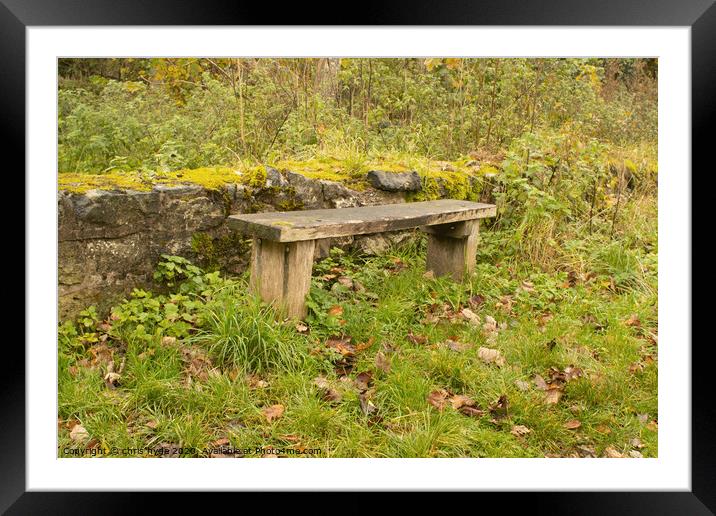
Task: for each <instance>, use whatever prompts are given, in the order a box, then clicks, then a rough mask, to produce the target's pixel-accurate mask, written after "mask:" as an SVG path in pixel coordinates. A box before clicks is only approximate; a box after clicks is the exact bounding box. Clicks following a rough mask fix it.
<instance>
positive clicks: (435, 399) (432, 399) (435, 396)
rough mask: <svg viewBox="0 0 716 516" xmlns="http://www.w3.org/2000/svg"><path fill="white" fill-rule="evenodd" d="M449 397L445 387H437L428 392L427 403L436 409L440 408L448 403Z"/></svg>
mask: <svg viewBox="0 0 716 516" xmlns="http://www.w3.org/2000/svg"><path fill="white" fill-rule="evenodd" d="M449 397H450V393H449V392H448V391H446V390H445V389H438V390H435V391H432V392H431V393H430V394H428V403H430V404H431V405H432V406H433V407H435V408H436V409H438V410H442V409H443V408H445V405H446V404H447V403H448V398H449Z"/></svg>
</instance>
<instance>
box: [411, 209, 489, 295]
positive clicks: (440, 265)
mask: <svg viewBox="0 0 716 516" xmlns="http://www.w3.org/2000/svg"><path fill="white" fill-rule="evenodd" d="M479 228H480V225H479V220H468V221H465V222H458V223H453V224H441V225H437V226H428V227H426V228H423V231H425V232H427V233H428V256H427V261H426V266H425V268H426V270H428V271H433V274H434V275H435V276H452V278H453V279H454V280H456V281H461V280H462V279H463V278H464V277H465V275H469V274H470V273H472V271H473V270H474V269H475V255H476V254H477V242H478V239H479Z"/></svg>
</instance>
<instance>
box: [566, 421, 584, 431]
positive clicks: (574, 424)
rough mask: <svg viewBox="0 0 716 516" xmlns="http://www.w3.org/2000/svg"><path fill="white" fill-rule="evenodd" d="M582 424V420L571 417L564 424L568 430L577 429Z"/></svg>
mask: <svg viewBox="0 0 716 516" xmlns="http://www.w3.org/2000/svg"><path fill="white" fill-rule="evenodd" d="M580 426H582V423H581V421H578V420H576V419H571V420H569V421H567V422H566V423H565V424H564V428H566V429H567V430H576V429H577V428H579V427H580Z"/></svg>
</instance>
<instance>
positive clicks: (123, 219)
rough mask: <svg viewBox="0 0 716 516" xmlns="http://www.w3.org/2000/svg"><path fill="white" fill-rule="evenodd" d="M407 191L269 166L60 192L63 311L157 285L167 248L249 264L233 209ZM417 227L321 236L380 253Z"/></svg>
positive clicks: (232, 267) (352, 202)
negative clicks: (174, 181) (260, 172)
mask: <svg viewBox="0 0 716 516" xmlns="http://www.w3.org/2000/svg"><path fill="white" fill-rule="evenodd" d="M405 200H406V193H405V192H401V191H398V192H389V191H383V190H380V189H377V188H368V189H366V190H365V191H355V190H352V189H349V188H347V187H346V186H344V185H342V184H340V183H335V182H331V181H324V180H312V179H308V178H306V177H304V176H302V175H300V174H296V173H292V172H285V173H279V172H278V171H276V170H273V169H270V168H269V169H267V179H266V184H265V185H264V186H263V187H262V188H250V187H246V186H242V185H235V184H229V185H226V186H225V187H224V188H222V189H221V190H218V191H217V190H207V189H205V188H203V187H201V186H197V185H180V186H159V185H158V186H155V187H154V188H153V189H152V190H151V191H142V192H140V191H126V190H117V191H106V190H91V191H89V192H86V193H71V192H68V191H60V192H59V193H58V198H57V202H58V239H59V264H58V274H59V315H60V320H65V319H67V318H70V317H73V316H74V315H76V314H77V312H79V311H80V310H82V309H84V308H86V307H87V306H89V305H92V304H93V305H96V306H97V308H98V309H99V311H100V312H103V311H105V310H106V309H108V308H109V306H111V305H112V304H113V303H115V302H116V301H118V300H120V299H121V298H122V297H124V296H126V295H127V294H128V293H129V292H130V291H131V290H132V288H134V287H140V288H141V287H143V288H147V287H151V286H152V274H153V271H154V268H155V266H156V264H157V261H158V260H159V258H160V256H161V254H172V255H181V256H185V257H187V258H190V259H193V260H195V261H197V262H199V263H201V262H202V261H203V262H211V264H213V265H218V266H220V267H221V268H222V269H224V270H226V271H227V272H229V273H239V272H241V271H243V270H245V268H246V266H247V263H248V258H249V254H250V245H249V244H248V240H247V239H245V238H243V237H241V236H240V235H236V234H235V233H233V232H231V231H230V230H229V229H228V227H227V224H226V218H227V216H228V215H229V214H233V213H250V212H257V211H281V210H289V209H311V208H343V207H349V206H368V205H376V204H389V203H399V202H405ZM408 234H409V233H406V232H399V233H392V234H388V233H384V234H380V235H366V236H358V237H347V238H342V239H337V240H336V241H334V242H321V243H320V245H318V246H317V251H316V253H317V257H319V256H323V255H325V254H326V253H327V252H328V249H329V247H330V245H333V244H335V245H341V246H344V247H345V246H358V247H359V248H360V249H361V250H362V251H363V252H366V253H373V254H375V253H380V252H382V251H384V250H385V249H387V247H388V246H389V245H391V244H392V243H395V242H398V241H400V240H402V239H404V238H406V237H407V235H408Z"/></svg>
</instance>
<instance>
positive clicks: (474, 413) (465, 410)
mask: <svg viewBox="0 0 716 516" xmlns="http://www.w3.org/2000/svg"><path fill="white" fill-rule="evenodd" d="M457 410H458V411H459V412H460V414H463V415H465V416H471V417H481V416H482V415H484V414H485V411H484V410H480V409H479V408H477V407H475V406H472V405H463V406H462V407H460V408H459V409H457Z"/></svg>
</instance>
